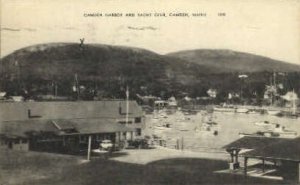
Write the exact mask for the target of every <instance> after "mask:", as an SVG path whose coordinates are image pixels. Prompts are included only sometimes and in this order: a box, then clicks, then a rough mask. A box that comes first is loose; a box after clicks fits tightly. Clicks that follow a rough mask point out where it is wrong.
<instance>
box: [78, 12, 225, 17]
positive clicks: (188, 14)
mask: <svg viewBox="0 0 300 185" xmlns="http://www.w3.org/2000/svg"><path fill="white" fill-rule="evenodd" d="M83 16H84V17H116V18H117V17H132V18H134V17H142V18H143V17H144V18H147V17H186V18H188V17H208V16H218V17H225V16H226V13H225V12H216V13H210V14H208V13H206V12H168V13H166V12H145V13H132V12H127V13H122V12H114V13H103V12H85V13H84V14H83Z"/></svg>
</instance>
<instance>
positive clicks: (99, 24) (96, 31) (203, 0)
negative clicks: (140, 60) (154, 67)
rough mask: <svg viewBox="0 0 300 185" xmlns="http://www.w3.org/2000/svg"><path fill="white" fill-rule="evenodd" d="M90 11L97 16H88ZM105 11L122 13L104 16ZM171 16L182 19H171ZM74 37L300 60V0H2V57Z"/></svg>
mask: <svg viewBox="0 0 300 185" xmlns="http://www.w3.org/2000/svg"><path fill="white" fill-rule="evenodd" d="M92 13H98V14H101V13H102V17H90V16H87V14H92ZM111 13H122V17H111V16H105V14H111ZM126 13H134V14H135V17H127V16H125V14H126ZM138 13H151V16H150V17H138V16H137V14H138ZM155 13H158V14H159V15H161V14H162V13H165V15H166V16H154V14H155ZM176 13H187V14H188V15H189V16H188V17H180V16H179V17H178V16H172V15H173V14H176ZM193 13H202V14H206V16H192V14H193ZM219 13H225V14H226V15H225V16H218V14H219ZM171 14H172V15H171ZM222 15H224V14H222ZM80 38H85V43H87V44H88V43H101V44H110V45H124V46H131V47H140V48H144V49H148V50H151V51H154V52H157V53H159V54H166V53H169V52H175V51H180V50H190V49H229V50H235V51H241V52H247V53H253V54H257V55H262V56H266V57H270V58H273V59H277V60H282V61H285V62H290V63H295V64H299V65H300V1H299V0H251V1H250V0H243V1H238V0H212V1H208V0H185V1H183V0H174V1H172V2H171V1H166V0H153V1H140V0H122V1H116V0H97V1H96V0H90V1H81V0H72V1H71V0H1V40H0V41H1V50H0V51H1V53H0V56H1V57H4V56H6V55H8V54H10V53H12V52H13V51H15V50H18V49H21V48H23V47H26V46H30V45H33V44H40V43H49V42H78V43H79V39H80Z"/></svg>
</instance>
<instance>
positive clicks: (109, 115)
mask: <svg viewBox="0 0 300 185" xmlns="http://www.w3.org/2000/svg"><path fill="white" fill-rule="evenodd" d="M0 109H1V112H0V126H1V127H0V140H1V142H0V144H1V146H2V147H5V148H11V149H16V150H35V151H53V152H73V151H74V152H75V151H79V150H80V149H81V148H82V147H83V148H86V146H87V138H88V136H92V141H93V147H98V146H99V143H100V142H101V140H104V139H110V140H112V141H113V142H114V143H115V144H116V145H120V144H122V143H123V142H124V141H125V140H133V139H135V138H136V137H141V136H142V135H143V132H142V130H143V127H144V116H143V111H142V108H141V107H140V106H138V104H137V103H136V102H135V101H129V111H128V113H127V112H126V101H77V102H19V103H2V104H0ZM126 116H128V119H126Z"/></svg>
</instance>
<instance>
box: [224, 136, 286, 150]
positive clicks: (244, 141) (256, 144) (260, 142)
mask: <svg viewBox="0 0 300 185" xmlns="http://www.w3.org/2000/svg"><path fill="white" fill-rule="evenodd" d="M285 140H291V139H287V138H278V137H251V136H244V137H242V138H240V139H238V140H236V141H234V142H232V143H230V144H228V145H225V146H223V148H226V149H228V148H240V149H261V148H264V147H266V146H269V145H273V144H277V143H278V142H280V141H285Z"/></svg>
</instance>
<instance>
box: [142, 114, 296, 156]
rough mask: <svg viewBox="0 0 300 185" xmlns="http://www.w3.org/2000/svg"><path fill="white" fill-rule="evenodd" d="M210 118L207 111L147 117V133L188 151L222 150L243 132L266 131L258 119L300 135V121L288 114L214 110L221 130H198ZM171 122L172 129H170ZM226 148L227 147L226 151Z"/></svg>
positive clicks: (167, 144)
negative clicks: (205, 119)
mask: <svg viewBox="0 0 300 185" xmlns="http://www.w3.org/2000/svg"><path fill="white" fill-rule="evenodd" d="M205 117H207V115H205V114H204V113H201V112H199V113H197V114H196V115H183V114H182V113H181V112H178V111H177V112H176V113H175V114H170V115H164V116H161V115H160V116H158V117H157V115H155V114H152V115H147V116H146V129H145V133H146V135H152V136H153V135H154V136H157V137H159V138H161V139H163V140H165V141H166V144H165V145H166V147H169V148H176V147H178V145H180V146H181V147H183V149H184V150H191V151H203V150H205V151H214V150H216V151H222V150H223V149H222V147H223V146H225V145H227V144H229V143H231V142H233V141H235V140H237V139H239V138H240V135H239V133H255V132H257V131H262V130H265V129H266V128H264V127H262V126H257V125H255V124H254V123H255V122H261V121H268V122H270V123H278V124H280V125H281V126H284V127H285V128H286V129H288V130H293V131H296V132H297V135H299V134H300V120H299V118H298V119H291V118H287V117H277V116H272V115H266V114H245V113H223V112H214V113H213V114H212V115H211V118H212V120H213V121H214V122H216V123H217V124H218V131H217V133H215V132H213V130H211V131H198V129H199V127H200V126H201V124H202V123H203V120H204V118H205ZM166 125H168V126H169V127H170V128H166V127H165V126H166ZM223 151H224V150H223Z"/></svg>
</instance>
